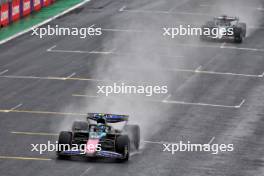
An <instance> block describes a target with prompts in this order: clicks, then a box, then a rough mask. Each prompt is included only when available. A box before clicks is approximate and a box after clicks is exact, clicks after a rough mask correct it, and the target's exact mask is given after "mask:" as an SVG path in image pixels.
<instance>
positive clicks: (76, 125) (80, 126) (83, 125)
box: [72, 121, 89, 131]
mask: <svg viewBox="0 0 264 176" xmlns="http://www.w3.org/2000/svg"><path fill="white" fill-rule="evenodd" d="M76 130H80V131H86V130H89V124H88V122H86V121H74V122H73V124H72V131H76Z"/></svg>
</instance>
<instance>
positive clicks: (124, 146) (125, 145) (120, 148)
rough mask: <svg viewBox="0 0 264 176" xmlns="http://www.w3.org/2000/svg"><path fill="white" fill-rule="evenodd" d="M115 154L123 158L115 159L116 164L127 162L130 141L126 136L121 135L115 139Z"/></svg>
mask: <svg viewBox="0 0 264 176" xmlns="http://www.w3.org/2000/svg"><path fill="white" fill-rule="evenodd" d="M115 145H116V146H115V147H116V152H117V153H120V154H122V155H123V158H120V159H117V162H126V161H128V160H129V154H130V141H129V137H128V136H127V135H121V136H118V137H117V138H116V143H115Z"/></svg>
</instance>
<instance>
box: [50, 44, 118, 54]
mask: <svg viewBox="0 0 264 176" xmlns="http://www.w3.org/2000/svg"><path fill="white" fill-rule="evenodd" d="M56 47H57V45H54V46H52V47H50V48H48V49H47V50H46V51H47V52H55V53H79V54H113V52H109V51H79V50H58V49H55V48H56Z"/></svg>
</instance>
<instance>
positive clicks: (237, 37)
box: [234, 27, 243, 43]
mask: <svg viewBox="0 0 264 176" xmlns="http://www.w3.org/2000/svg"><path fill="white" fill-rule="evenodd" d="M242 41H243V31H242V28H241V27H236V28H234V42H235V43H242Z"/></svg>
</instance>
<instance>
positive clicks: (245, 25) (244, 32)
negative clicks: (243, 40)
mask: <svg viewBox="0 0 264 176" xmlns="http://www.w3.org/2000/svg"><path fill="white" fill-rule="evenodd" d="M238 26H239V27H240V28H241V30H242V36H243V37H246V34H247V24H246V23H239V24H238Z"/></svg>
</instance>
